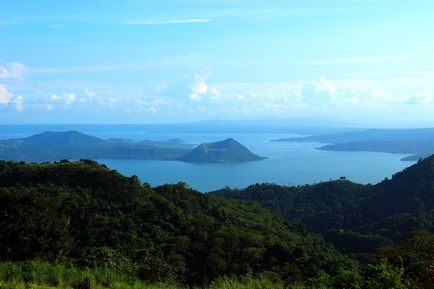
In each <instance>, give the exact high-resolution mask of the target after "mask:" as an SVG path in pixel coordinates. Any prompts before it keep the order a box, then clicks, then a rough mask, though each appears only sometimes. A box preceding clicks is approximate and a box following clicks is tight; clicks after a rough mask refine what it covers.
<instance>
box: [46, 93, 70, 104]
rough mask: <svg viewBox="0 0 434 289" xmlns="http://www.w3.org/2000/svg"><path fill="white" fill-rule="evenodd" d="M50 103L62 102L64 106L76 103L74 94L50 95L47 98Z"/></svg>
mask: <svg viewBox="0 0 434 289" xmlns="http://www.w3.org/2000/svg"><path fill="white" fill-rule="evenodd" d="M49 100H51V101H52V102H62V103H64V104H66V105H71V104H73V103H75V102H76V101H77V97H76V95H75V94H74V93H63V94H52V95H51V96H50V98H49Z"/></svg>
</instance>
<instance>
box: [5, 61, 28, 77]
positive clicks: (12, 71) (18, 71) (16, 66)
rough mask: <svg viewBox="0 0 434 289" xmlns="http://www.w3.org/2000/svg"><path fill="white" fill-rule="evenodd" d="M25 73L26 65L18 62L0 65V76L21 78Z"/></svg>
mask: <svg viewBox="0 0 434 289" xmlns="http://www.w3.org/2000/svg"><path fill="white" fill-rule="evenodd" d="M26 73H27V67H26V66H25V65H24V64H21V63H18V62H10V63H8V64H6V65H0V78H22V77H24V76H25V74H26Z"/></svg>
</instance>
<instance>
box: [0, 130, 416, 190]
mask: <svg viewBox="0 0 434 289" xmlns="http://www.w3.org/2000/svg"><path fill="white" fill-rule="evenodd" d="M72 129H74V130H79V131H81V132H83V133H88V134H90V135H94V136H98V137H101V138H130V139H133V140H136V141H137V140H144V139H150V140H167V139H171V138H180V139H182V140H184V141H185V142H186V143H191V144H200V143H202V142H212V141H218V140H223V139H225V138H228V137H232V138H234V139H236V140H238V141H239V142H240V143H242V144H243V145H245V146H247V147H248V148H249V149H250V150H252V151H253V152H254V153H256V154H258V155H261V156H264V157H267V159H265V160H262V161H256V162H248V163H230V164H224V163H223V164H220V163H217V164H213V163H212V164H195V163H184V162H179V161H149V160H148V161H143V160H98V161H99V162H100V163H103V164H106V165H107V166H108V167H110V168H112V169H115V170H117V171H119V172H120V173H122V174H125V175H128V176H131V175H137V176H138V177H139V178H140V179H141V180H142V181H143V182H148V183H149V184H151V185H152V186H157V185H161V184H165V183H177V182H185V183H187V184H188V185H189V186H190V187H192V188H195V189H198V190H200V191H203V192H207V191H212V190H215V189H219V188H222V187H225V186H229V187H234V188H243V187H246V186H248V185H251V184H255V183H276V184H282V185H300V184H311V183H317V182H320V181H326V180H329V179H337V178H339V177H341V176H345V177H346V178H348V179H350V180H353V181H355V182H360V183H376V182H379V181H381V180H383V179H384V178H385V177H390V176H391V175H392V174H394V173H396V172H398V171H400V170H402V169H404V168H405V167H407V166H410V165H411V164H413V163H412V162H404V161H401V160H400V159H401V158H402V157H404V155H396V154H388V153H372V152H333V151H322V150H317V149H316V148H318V147H320V146H322V145H324V144H318V143H301V142H299V143H297V142H294V143H282V142H270V140H272V139H277V138H283V137H290V136H294V135H290V134H265V133H257V134H255V133H236V134H234V133H230V134H229V133H228V134H225V133H179V132H178V133H170V132H147V130H146V126H109V125H104V126H95V125H92V126H86V125H77V126H71V125H68V126H62V125H57V126H42V125H37V126H0V139H7V138H20V137H26V136H29V135H32V134H34V133H40V132H43V131H46V130H54V131H61V130H72Z"/></svg>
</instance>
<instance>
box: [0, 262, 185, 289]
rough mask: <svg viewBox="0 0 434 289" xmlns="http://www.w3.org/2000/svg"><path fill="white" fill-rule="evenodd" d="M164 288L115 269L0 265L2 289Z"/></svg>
mask: <svg viewBox="0 0 434 289" xmlns="http://www.w3.org/2000/svg"><path fill="white" fill-rule="evenodd" d="M21 288H22V289H54V288H55V289H58V288H59V289H60V288H61V289H102V288H108V289H128V288H132V289H163V288H178V287H177V286H176V285H173V284H161V283H155V284H147V283H145V282H142V281H141V280H139V279H138V278H136V277H135V276H132V275H131V274H128V273H127V272H121V271H119V270H116V269H114V268H95V269H93V268H92V269H91V268H77V267H74V266H68V265H64V264H52V263H47V262H42V261H27V262H0V289H21Z"/></svg>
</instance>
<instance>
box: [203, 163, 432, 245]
mask: <svg viewBox="0 0 434 289" xmlns="http://www.w3.org/2000/svg"><path fill="white" fill-rule="evenodd" d="M212 194H215V195H219V196H224V197H227V198H234V199H239V200H249V201H256V202H259V203H260V204H261V205H263V206H264V207H266V208H268V209H270V210H271V211H274V212H276V213H279V214H280V215H282V216H283V217H285V218H286V219H288V220H298V221H301V222H302V223H304V224H306V225H307V226H308V227H309V228H310V229H312V230H314V231H315V232H318V233H321V234H324V235H325V236H326V239H327V240H329V241H332V242H334V243H335V244H336V245H337V246H338V247H340V248H341V249H344V251H352V252H354V251H363V250H365V251H369V250H371V249H374V248H375V247H377V246H379V245H381V244H386V243H390V242H392V241H394V242H396V241H400V240H402V239H404V238H406V237H407V235H408V234H409V233H411V232H412V231H414V230H428V231H432V232H434V156H431V157H428V158H426V159H423V160H421V161H419V162H418V163H417V164H415V165H413V166H410V167H409V168H407V169H405V170H403V171H402V172H399V173H397V174H395V175H394V176H393V178H392V179H391V180H387V179H386V180H384V181H383V182H381V183H379V184H376V185H358V184H354V183H351V182H349V181H346V180H338V181H332V182H325V183H321V184H317V185H306V186H299V187H282V186H277V185H269V184H263V185H255V186H250V187H248V188H246V189H243V190H230V189H225V190H221V191H217V192H214V193H212ZM343 240H345V241H343Z"/></svg>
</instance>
